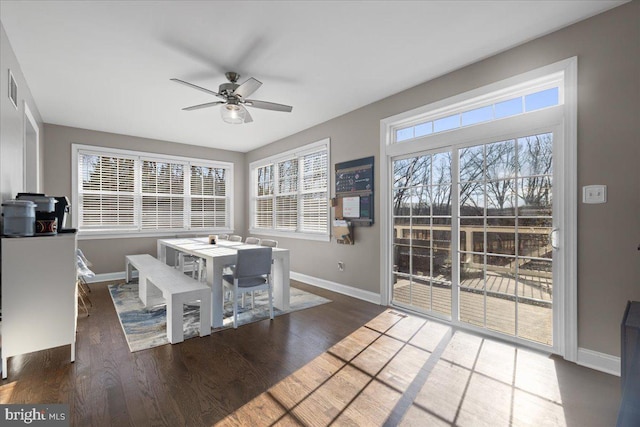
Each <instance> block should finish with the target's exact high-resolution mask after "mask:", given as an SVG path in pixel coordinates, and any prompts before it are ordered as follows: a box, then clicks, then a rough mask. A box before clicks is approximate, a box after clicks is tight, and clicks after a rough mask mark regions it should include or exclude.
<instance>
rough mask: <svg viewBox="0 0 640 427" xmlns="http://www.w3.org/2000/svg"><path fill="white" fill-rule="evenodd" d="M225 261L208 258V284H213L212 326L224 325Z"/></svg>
mask: <svg viewBox="0 0 640 427" xmlns="http://www.w3.org/2000/svg"><path fill="white" fill-rule="evenodd" d="M224 264H225V262H224V261H222V260H219V259H217V258H215V257H214V258H209V259H207V284H208V285H209V286H211V326H213V327H214V328H220V327H222V319H223V313H222V298H223V295H222V270H223V269H224Z"/></svg>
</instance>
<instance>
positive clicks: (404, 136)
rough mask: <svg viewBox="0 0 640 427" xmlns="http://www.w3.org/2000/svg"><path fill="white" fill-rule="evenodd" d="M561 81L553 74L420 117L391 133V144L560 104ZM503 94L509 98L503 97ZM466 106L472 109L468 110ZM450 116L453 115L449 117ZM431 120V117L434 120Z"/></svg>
mask: <svg viewBox="0 0 640 427" xmlns="http://www.w3.org/2000/svg"><path fill="white" fill-rule="evenodd" d="M561 88H562V86H561V78H560V77H559V76H558V75H557V74H553V75H550V76H547V77H545V78H544V79H542V80H536V81H534V82H530V83H528V84H527V86H526V87H524V88H523V87H518V88H509V89H508V90H507V91H504V90H503V91H500V92H499V93H495V94H489V95H485V96H484V97H482V99H480V100H478V101H477V102H474V100H469V101H465V102H464V106H458V105H453V106H451V107H450V108H448V109H447V110H446V111H443V112H436V113H434V114H433V115H431V116H428V117H426V116H425V117H421V118H418V119H417V123H416V121H414V122H413V123H412V124H411V125H409V126H405V125H402V126H400V127H398V128H396V129H395V131H394V137H395V142H404V141H409V140H413V139H415V138H420V137H422V136H426V135H431V134H433V133H440V132H446V131H450V130H454V129H459V128H461V127H465V126H472V125H476V124H479V123H485V122H489V121H493V120H498V119H502V118H505V117H511V116H515V115H518V114H523V113H530V112H532V111H536V110H540V109H543V108H547V107H553V106H556V105H560V104H562V103H563V100H562V98H561V94H560V89H561ZM505 92H507V93H508V94H509V96H506V97H505V95H504V93H505ZM470 105H475V106H474V108H471V109H469V106H470ZM452 112H454V113H455V114H451V113H452ZM434 116H435V117H434Z"/></svg>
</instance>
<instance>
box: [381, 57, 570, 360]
mask: <svg viewBox="0 0 640 427" xmlns="http://www.w3.org/2000/svg"><path fill="white" fill-rule="evenodd" d="M577 67H578V61H577V57H572V58H569V59H566V60H563V61H559V62H557V63H554V64H550V65H547V66H545V67H541V68H538V69H535V70H532V71H529V72H527V73H524V74H521V75H518V76H514V77H511V78H508V79H505V80H502V81H500V82H496V83H493V84H491V85H488V86H485V87H481V88H478V89H474V90H472V91H469V92H467V93H463V94H459V95H455V96H453V97H450V98H447V99H444V100H441V101H437V102H435V103H432V104H429V105H425V106H422V107H419V108H416V109H413V110H411V111H407V112H403V113H400V114H397V115H395V116H392V117H388V118H385V119H382V120H381V121H380V153H381V161H380V164H381V167H380V179H381V185H380V196H381V197H380V200H381V221H380V226H381V234H380V244H381V251H380V297H381V303H382V304H384V305H388V304H389V303H390V290H389V283H391V274H392V272H391V268H390V256H391V253H390V250H389V248H390V242H391V241H392V235H391V226H390V225H391V218H392V212H391V209H392V204H391V203H390V194H391V185H392V179H391V178H392V166H391V162H392V158H393V157H397V156H399V155H402V154H409V153H411V152H417V151H420V149H422V150H424V149H433V148H436V147H437V146H444V145H446V144H448V143H449V141H447V140H448V139H449V137H448V136H447V135H445V134H442V135H433V136H430V137H427V138H422V139H421V140H417V141H409V142H402V143H397V144H393V143H392V141H393V131H394V127H396V128H397V126H398V124H399V123H403V122H405V123H406V122H407V121H409V120H411V118H412V117H415V116H418V115H423V114H426V113H427V112H429V111H433V110H436V109H441V108H445V106H447V105H452V104H455V103H460V102H463V101H465V100H468V99H471V98H475V97H478V96H481V95H482V94H486V93H489V92H493V91H498V90H501V89H504V88H508V87H511V86H514V85H517V84H522V83H524V82H526V81H527V80H533V79H537V78H541V77H543V76H545V75H548V74H552V73H558V72H562V73H563V81H564V85H563V90H564V102H563V103H562V106H561V108H560V110H561V111H560V116H561V117H560V121H559V122H558V121H555V124H554V123H553V122H552V123H550V124H549V126H558V128H557V131H558V132H559V133H560V134H561V139H562V146H561V147H560V149H559V150H558V152H554V159H556V160H557V162H555V163H554V180H555V179H556V174H557V176H558V177H559V179H560V182H559V183H558V184H559V187H560V188H561V189H562V190H561V195H560V197H561V200H559V201H558V202H559V212H558V214H559V215H560V216H559V217H560V218H561V221H562V222H561V224H559V229H560V230H559V242H560V251H561V252H562V253H561V254H559V255H560V260H561V261H560V263H561V264H562V265H561V266H560V268H561V270H560V274H561V276H560V280H562V282H563V287H562V295H559V296H558V298H557V301H556V300H555V295H554V306H555V304H560V305H558V307H559V308H560V309H555V310H554V316H556V317H554V319H553V320H554V346H553V348H554V351H555V352H557V353H558V354H560V355H562V356H563V357H564V358H565V359H567V360H570V361H574V362H575V361H576V360H577V357H578V316H577V302H578V300H577V257H576V250H577ZM554 110H555V111H553V112H549V113H550V114H554V113H556V112H558V109H554ZM540 113H543V114H544V112H543V111H541V112H540ZM531 114H532V115H533V114H536V113H531ZM518 119H520V118H518ZM521 119H522V120H523V121H527V120H528V119H527V118H525V117H524V116H523V117H522V118H521ZM504 123H505V124H507V126H508V123H509V122H508V121H506V120H505V121H504ZM496 125H497V126H500V123H498V122H492V123H489V124H487V125H479V126H487V127H493V126H496ZM453 132H464V133H466V132H474V130H473V129H471V128H469V129H461V130H459V131H453ZM465 136H466V135H465ZM462 139H465V138H464V137H463V138H462ZM458 141H460V140H459V139H458ZM554 161H555V160H554ZM560 171H561V172H560ZM558 172H560V173H558ZM554 209H555V207H554ZM560 263H559V264H560Z"/></svg>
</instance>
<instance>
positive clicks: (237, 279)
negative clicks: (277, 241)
mask: <svg viewBox="0 0 640 427" xmlns="http://www.w3.org/2000/svg"><path fill="white" fill-rule="evenodd" d="M271 252H272V249H271V248H267V247H265V248H252V249H239V250H238V257H237V260H236V264H235V267H234V268H233V274H225V275H223V276H222V279H223V280H222V284H223V285H224V287H225V289H228V290H230V291H231V301H232V303H233V327H234V328H237V327H238V296H239V295H240V294H244V293H247V292H253V291H258V290H263V289H266V290H267V291H268V292H269V318H270V319H273V293H272V289H271Z"/></svg>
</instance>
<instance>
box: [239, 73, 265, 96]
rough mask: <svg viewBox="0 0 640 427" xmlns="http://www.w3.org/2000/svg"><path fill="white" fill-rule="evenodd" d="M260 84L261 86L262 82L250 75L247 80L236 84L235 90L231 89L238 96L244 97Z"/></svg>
mask: <svg viewBox="0 0 640 427" xmlns="http://www.w3.org/2000/svg"><path fill="white" fill-rule="evenodd" d="M260 86H262V82H261V81H259V80H256V79H254V78H253V77H251V78H250V79H249V80H247V81H246V82H244V83H242V84H241V85H240V86H238V87H237V88H236V90H235V91H233V94H234V95H236V96H239V97H240V98H246V97H247V96H249V95H251V94H252V93H253V92H255V91H256V90H258V88H259V87H260Z"/></svg>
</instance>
